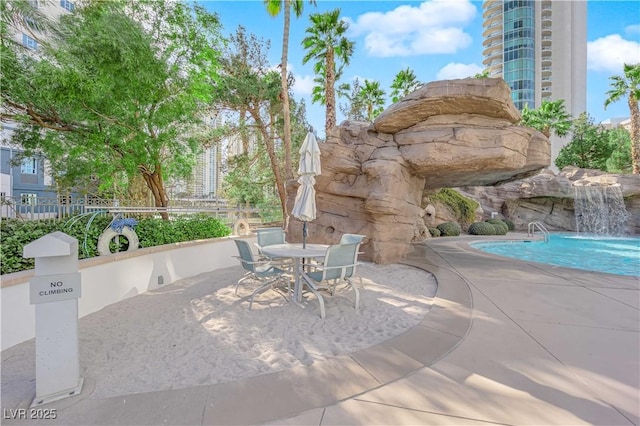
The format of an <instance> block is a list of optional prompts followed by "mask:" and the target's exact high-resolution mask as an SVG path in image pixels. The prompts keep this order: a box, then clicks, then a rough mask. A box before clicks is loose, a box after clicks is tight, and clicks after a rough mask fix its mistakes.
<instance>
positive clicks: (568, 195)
mask: <svg viewBox="0 0 640 426" xmlns="http://www.w3.org/2000/svg"><path fill="white" fill-rule="evenodd" d="M589 186H590V187H606V186H619V187H620V190H621V194H622V197H623V198H624V204H625V206H626V209H627V212H628V213H629V220H628V228H629V233H630V234H634V235H639V234H640V177H639V176H638V175H632V174H628V175H616V174H610V173H605V172H602V171H600V170H592V169H580V168H577V167H573V166H568V167H565V168H564V169H562V171H561V172H560V173H558V174H555V173H554V172H553V171H551V170H544V171H543V172H542V173H539V174H537V175H535V176H532V177H530V178H527V179H522V180H517V181H513V182H508V183H505V184H501V185H496V186H492V187H462V188H457V189H458V190H459V191H460V192H461V193H462V194H463V195H465V196H467V197H470V198H473V199H474V200H476V201H477V202H478V203H480V206H481V208H482V210H483V211H484V216H485V218H487V217H489V216H490V215H491V213H492V212H496V213H498V215H499V217H506V218H508V219H509V220H511V221H512V222H513V223H514V225H515V227H516V229H518V230H526V229H527V224H528V223H530V222H543V223H544V224H545V226H546V227H547V228H548V229H550V230H554V231H576V218H575V209H574V200H575V196H576V187H589Z"/></svg>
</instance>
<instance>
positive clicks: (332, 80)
mask: <svg viewBox="0 0 640 426" xmlns="http://www.w3.org/2000/svg"><path fill="white" fill-rule="evenodd" d="M309 19H310V20H311V24H312V25H311V27H309V28H307V31H306V32H307V34H308V35H307V37H305V38H304V40H302V45H303V46H304V48H305V49H306V50H307V54H306V55H305V57H304V58H303V59H302V63H303V64H306V63H307V62H309V61H310V60H311V59H314V60H315V61H316V63H315V66H314V70H315V72H316V73H320V72H322V67H323V66H324V87H325V90H324V91H325V105H326V118H325V132H326V134H328V133H329V130H331V129H332V128H333V127H335V125H336V93H335V84H336V75H338V74H339V73H340V72H341V71H342V68H343V67H344V66H345V65H348V64H349V60H350V59H351V55H353V47H354V42H352V41H349V40H348V39H347V38H346V37H345V33H346V32H347V29H348V28H349V24H347V23H346V22H345V21H344V20H342V19H340V9H335V10H334V11H332V12H326V13H317V14H312V15H310V16H309ZM338 64H339V66H337V65H338Z"/></svg>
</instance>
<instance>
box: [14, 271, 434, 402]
mask: <svg viewBox="0 0 640 426" xmlns="http://www.w3.org/2000/svg"><path fill="white" fill-rule="evenodd" d="M357 275H358V276H360V277H362V288H361V290H360V294H361V301H360V309H358V310H356V309H354V307H353V292H351V291H345V292H344V293H340V294H338V295H336V296H334V297H325V307H326V313H327V315H326V318H325V319H324V320H323V319H321V318H320V310H319V307H318V303H317V300H316V299H315V297H314V296H313V295H305V301H304V302H303V305H302V306H300V305H297V304H295V303H291V302H287V301H286V300H285V298H284V297H282V295H280V294H278V293H277V292H275V291H267V292H265V293H263V294H262V295H260V296H258V297H256V300H255V302H254V305H253V309H252V310H251V311H250V310H249V309H248V305H249V302H248V297H249V295H250V294H251V291H252V290H251V289H252V288H254V285H255V283H250V282H248V283H246V285H243V286H241V288H240V290H239V293H238V296H235V295H234V285H235V283H236V282H237V280H238V279H239V278H240V277H241V276H242V269H241V268H240V267H239V266H234V267H230V268H225V269H220V270H216V271H213V272H208V273H204V274H200V275H197V276H195V277H191V278H187V279H183V280H180V281H177V282H175V283H173V284H171V285H166V286H164V287H161V288H160V289H158V290H155V291H150V292H147V293H143V294H141V295H138V296H135V297H132V298H130V299H126V300H124V301H122V302H119V303H116V304H113V305H110V306H107V307H105V308H104V309H102V310H100V311H98V312H95V313H93V314H90V315H87V316H85V317H83V318H81V319H80V321H79V333H80V368H81V375H82V376H83V377H85V378H89V379H90V380H91V381H92V382H94V383H95V390H94V391H93V394H92V395H91V396H90V397H91V398H105V397H111V396H118V395H127V394H131V393H139V392H151V391H160V390H169V389H181V388H186V387H191V386H199V385H209V384H215V383H222V382H227V381H232V380H237V379H241V378H245V377H252V376H255V375H260V374H266V373H273V372H277V371H283V370H287V369H290V368H293V367H296V366H301V365H311V364H313V363H314V362H318V361H321V360H324V359H327V358H330V357H333V356H337V355H342V354H347V353H350V352H354V351H357V350H359V349H363V348H367V347H369V346H372V345H375V344H377V343H380V342H384V341H386V340H388V339H390V338H392V337H394V336H397V335H399V334H401V333H403V332H404V331H406V330H408V329H409V328H411V327H413V326H415V325H417V324H418V323H419V322H420V321H421V320H422V319H423V318H424V317H425V316H426V315H427V314H428V312H429V310H430V308H431V305H432V302H433V297H434V295H435V292H436V288H437V284H436V280H435V278H434V277H433V276H432V275H431V274H429V273H428V272H425V271H422V270H420V269H417V268H414V267H411V266H406V265H399V264H392V265H376V264H372V263H363V264H362V266H360V267H359V268H358V271H357ZM358 281H359V280H358V279H357V278H356V280H355V282H356V283H357V285H360V283H359V282H358ZM34 395H35V341H34V340H33V339H32V340H29V341H27V342H24V343H21V344H19V345H16V346H13V347H11V348H9V349H6V350H5V351H2V408H5V409H6V408H13V407H17V406H18V405H19V404H24V401H25V400H26V399H30V398H32V397H33V396H34Z"/></svg>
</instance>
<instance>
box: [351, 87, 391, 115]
mask: <svg viewBox="0 0 640 426" xmlns="http://www.w3.org/2000/svg"><path fill="white" fill-rule="evenodd" d="M384 95H385V93H384V90H382V89H381V88H380V82H379V81H375V80H374V81H369V80H365V81H364V86H362V88H361V89H360V92H359V93H358V97H359V98H360V100H361V102H362V105H364V107H365V108H366V110H367V120H369V121H373V120H374V119H375V118H376V116H378V115H379V114H380V113H381V112H382V110H383V107H384V100H385V99H384Z"/></svg>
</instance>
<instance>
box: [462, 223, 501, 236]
mask: <svg viewBox="0 0 640 426" xmlns="http://www.w3.org/2000/svg"><path fill="white" fill-rule="evenodd" d="M468 232H469V234H471V235H496V227H495V226H494V225H492V224H491V223H489V222H474V223H472V224H471V225H469V230H468Z"/></svg>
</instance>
